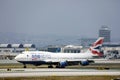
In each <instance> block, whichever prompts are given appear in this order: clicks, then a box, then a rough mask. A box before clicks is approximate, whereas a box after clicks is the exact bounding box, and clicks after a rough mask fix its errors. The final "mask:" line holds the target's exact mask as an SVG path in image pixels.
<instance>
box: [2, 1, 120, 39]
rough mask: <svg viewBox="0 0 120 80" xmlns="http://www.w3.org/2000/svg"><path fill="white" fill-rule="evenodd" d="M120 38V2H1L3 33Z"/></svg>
mask: <svg viewBox="0 0 120 80" xmlns="http://www.w3.org/2000/svg"><path fill="white" fill-rule="evenodd" d="M102 25H107V26H108V27H109V28H110V29H111V30H112V33H111V34H112V37H115V38H120V36H119V34H120V0H0V32H15V33H16V32H17V33H23V34H30V35H32V34H34V35H42V34H53V35H72V36H87V37H98V30H99V29H100V27H101V26H102Z"/></svg>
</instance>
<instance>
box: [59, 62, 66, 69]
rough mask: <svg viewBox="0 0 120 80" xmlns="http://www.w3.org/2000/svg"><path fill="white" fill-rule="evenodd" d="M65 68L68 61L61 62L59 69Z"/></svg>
mask: <svg viewBox="0 0 120 80" xmlns="http://www.w3.org/2000/svg"><path fill="white" fill-rule="evenodd" d="M65 66H67V62H66V61H61V62H60V63H59V67H60V68H65Z"/></svg>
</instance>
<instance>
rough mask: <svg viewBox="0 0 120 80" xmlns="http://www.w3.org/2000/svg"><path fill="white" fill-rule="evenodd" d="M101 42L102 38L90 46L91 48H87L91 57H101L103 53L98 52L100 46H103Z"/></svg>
mask: <svg viewBox="0 0 120 80" xmlns="http://www.w3.org/2000/svg"><path fill="white" fill-rule="evenodd" d="M103 40H104V37H99V38H98V39H97V40H96V41H95V42H94V43H93V44H92V46H91V47H90V48H89V51H90V52H91V53H92V54H93V55H97V56H103V53H101V51H100V49H101V46H102V44H103Z"/></svg>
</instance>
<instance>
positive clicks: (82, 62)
mask: <svg viewBox="0 0 120 80" xmlns="http://www.w3.org/2000/svg"><path fill="white" fill-rule="evenodd" d="M80 64H81V65H82V66H87V65H89V61H88V60H84V61H81V62H80Z"/></svg>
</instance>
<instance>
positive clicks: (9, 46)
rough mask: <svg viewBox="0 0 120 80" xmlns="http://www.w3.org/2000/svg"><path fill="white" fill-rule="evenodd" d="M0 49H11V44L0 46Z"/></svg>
mask: <svg viewBox="0 0 120 80" xmlns="http://www.w3.org/2000/svg"><path fill="white" fill-rule="evenodd" d="M0 47H1V48H11V44H0Z"/></svg>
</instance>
